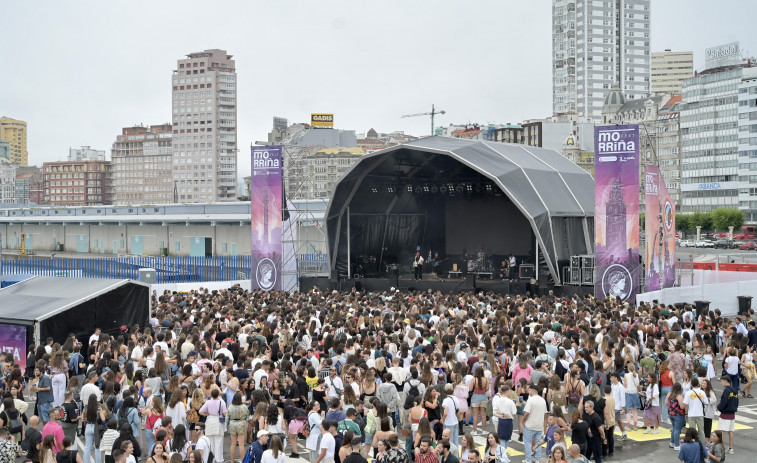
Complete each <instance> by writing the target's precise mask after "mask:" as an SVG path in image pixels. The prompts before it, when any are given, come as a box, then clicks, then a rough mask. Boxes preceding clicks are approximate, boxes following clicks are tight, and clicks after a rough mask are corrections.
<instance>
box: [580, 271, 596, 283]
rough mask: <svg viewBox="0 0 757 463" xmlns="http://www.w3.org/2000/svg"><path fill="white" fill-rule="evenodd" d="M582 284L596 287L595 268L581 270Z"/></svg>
mask: <svg viewBox="0 0 757 463" xmlns="http://www.w3.org/2000/svg"><path fill="white" fill-rule="evenodd" d="M581 284H582V285H589V286H591V285H594V268H582V269H581Z"/></svg>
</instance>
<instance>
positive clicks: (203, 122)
mask: <svg viewBox="0 0 757 463" xmlns="http://www.w3.org/2000/svg"><path fill="white" fill-rule="evenodd" d="M231 58H232V55H229V54H227V53H226V51H225V50H217V49H213V50H205V51H202V52H198V53H190V54H189V55H187V57H186V58H185V59H180V60H178V63H177V69H176V70H174V71H173V76H172V90H173V180H174V182H176V189H177V195H178V200H179V201H180V202H187V203H193V202H216V201H235V200H236V198H237V74H236V68H235V63H234V60H232V59H231Z"/></svg>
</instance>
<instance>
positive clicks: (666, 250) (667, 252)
mask: <svg viewBox="0 0 757 463" xmlns="http://www.w3.org/2000/svg"><path fill="white" fill-rule="evenodd" d="M660 206H662V274H663V280H662V287H663V288H672V287H673V286H674V285H675V282H676V203H675V201H673V198H672V197H671V196H670V193H669V192H668V186H667V185H666V184H665V178H663V176H662V175H660Z"/></svg>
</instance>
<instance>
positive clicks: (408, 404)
mask: <svg viewBox="0 0 757 463" xmlns="http://www.w3.org/2000/svg"><path fill="white" fill-rule="evenodd" d="M416 381H417V380H416ZM408 384H410V389H408V391H407V395H406V397H405V404H404V407H405V410H410V409H411V408H413V401H415V398H416V397H418V396H419V395H421V391H419V390H418V386H419V385H420V382H418V383H417V384H416V385H415V386H413V384H412V383H410V382H408Z"/></svg>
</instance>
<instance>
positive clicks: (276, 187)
mask: <svg viewBox="0 0 757 463" xmlns="http://www.w3.org/2000/svg"><path fill="white" fill-rule="evenodd" d="M281 175H282V158H281V146H253V147H252V177H251V179H250V203H251V207H250V209H251V211H252V269H250V275H251V280H252V289H263V290H266V291H269V290H271V291H279V290H281V264H282V263H281V261H282V250H283V248H282V245H281V229H282V223H281V222H282V220H281V219H282V217H281V211H282V208H281V201H282V192H281Z"/></svg>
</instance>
